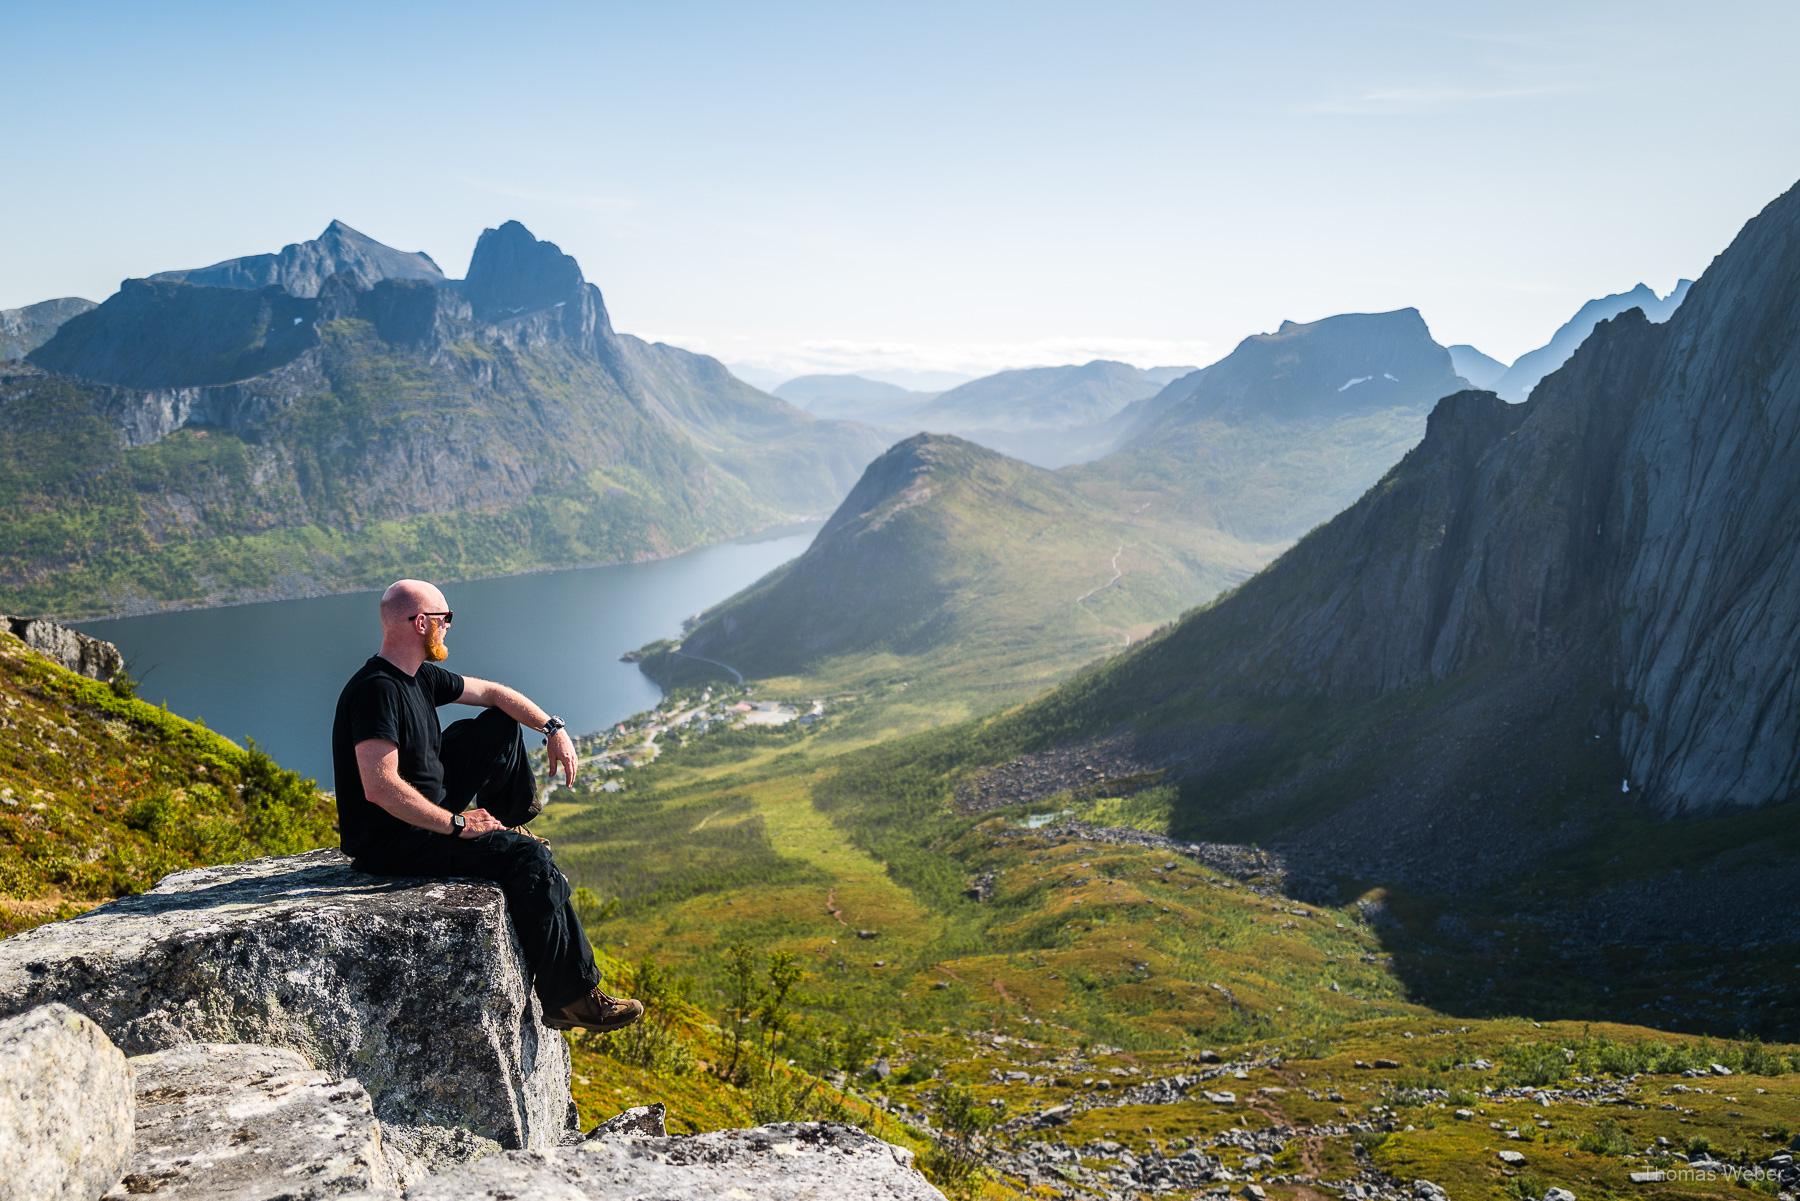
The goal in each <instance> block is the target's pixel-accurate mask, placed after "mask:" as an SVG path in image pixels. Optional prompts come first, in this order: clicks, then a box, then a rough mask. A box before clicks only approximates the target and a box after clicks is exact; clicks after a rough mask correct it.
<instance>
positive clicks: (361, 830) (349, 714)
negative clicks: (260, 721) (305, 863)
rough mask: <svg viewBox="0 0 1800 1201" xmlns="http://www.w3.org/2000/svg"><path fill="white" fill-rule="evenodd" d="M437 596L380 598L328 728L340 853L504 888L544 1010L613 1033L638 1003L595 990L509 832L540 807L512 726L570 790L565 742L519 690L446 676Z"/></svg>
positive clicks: (526, 844)
mask: <svg viewBox="0 0 1800 1201" xmlns="http://www.w3.org/2000/svg"><path fill="white" fill-rule="evenodd" d="M450 621H451V613H450V602H449V601H447V600H445V599H444V594H443V593H442V592H440V591H438V589H437V588H436V587H434V586H433V585H431V584H428V583H426V582H425V581H424V580H400V581H399V582H397V583H395V584H393V585H392V586H391V587H389V588H388V590H387V591H386V592H385V593H383V594H382V597H381V649H380V650H379V651H378V652H376V653H375V654H374V655H373V656H371V657H370V659H369V661H368V662H367V663H364V664H363V665H362V667H360V668H359V669H358V670H357V672H356V674H355V675H353V676H351V677H350V682H349V683H348V684H346V685H344V691H343V692H342V693H341V694H340V695H339V696H338V704H337V716H336V719H335V720H334V721H333V722H332V726H331V754H332V760H333V766H334V769H335V774H336V777H337V806H338V831H339V835H340V837H341V839H342V842H343V848H344V853H345V854H346V855H349V856H351V858H353V859H354V860H355V861H356V866H357V867H359V868H361V869H362V870H363V871H367V872H373V873H375V874H376V875H382V876H474V877H477V878H479V879H483V880H492V881H494V883H496V884H498V885H499V886H500V888H501V891H503V892H504V893H505V894H506V907H507V911H508V912H509V913H510V914H511V915H512V920H513V927H514V929H516V930H517V931H518V934H519V943H520V945H521V946H523V947H524V949H525V959H526V962H527V964H528V966H529V967H530V970H531V974H532V987H533V988H534V989H535V990H536V992H537V996H538V1001H539V1003H540V1004H541V1005H542V1006H543V1020H544V1024H545V1025H546V1026H549V1027H552V1028H553V1029H557V1030H572V1029H575V1028H577V1027H580V1028H582V1029H586V1030H617V1029H618V1028H619V1027H621V1026H628V1025H630V1024H631V1023H632V1022H635V1021H636V1020H637V1019H638V1018H639V1017H641V1016H642V1015H643V1012H644V1007H643V1005H642V1004H641V1003H639V1002H637V1001H634V1000H631V999H629V998H623V997H610V996H608V995H607V994H605V993H604V992H601V991H600V971H599V969H598V968H597V967H595V965H594V951H593V948H592V947H591V946H589V945H588V938H587V932H586V931H584V930H583V929H582V928H581V919H580V918H578V917H577V916H576V915H575V907H574V906H573V905H572V904H571V903H570V899H569V882H568V880H567V879H566V878H565V877H564V876H563V874H562V872H560V871H558V870H557V867H556V864H555V863H554V862H553V861H552V860H551V858H550V848H549V844H547V843H545V842H543V841H541V840H539V839H538V838H536V837H535V836H533V835H531V834H526V833H521V832H519V831H517V830H514V829H509V828H508V827H511V826H518V825H523V824H524V823H525V822H526V821H528V820H529V819H530V818H531V817H533V816H534V815H536V813H537V812H538V810H539V808H541V807H542V802H541V801H540V800H539V799H538V797H537V781H536V779H535V778H534V776H533V774H532V767H531V760H530V757H529V755H528V754H527V753H526V750H525V740H524V737H523V735H522V734H521V733H520V726H521V725H524V726H529V727H531V728H532V729H533V730H537V731H540V732H542V733H543V734H544V735H545V737H546V739H547V742H548V747H549V751H550V774H551V778H553V779H554V778H555V775H556V773H557V772H558V771H559V770H560V771H561V772H562V774H563V780H564V782H565V783H568V784H573V783H574V782H575V771H576V766H577V765H576V760H575V744H574V742H573V741H572V740H571V739H570V738H569V733H568V731H567V730H566V729H564V728H563V723H562V719H561V718H559V717H553V716H551V715H550V714H548V713H546V712H545V711H544V710H543V709H541V708H539V707H538V706H537V705H536V704H534V703H533V702H532V701H531V700H530V699H529V698H528V697H526V696H525V695H524V694H523V693H521V692H518V691H516V690H514V689H511V688H508V687H506V686H505V685H504V684H495V683H493V682H491V681H489V680H477V679H475V678H474V677H472V676H459V675H457V674H456V673H455V672H453V671H446V670H445V669H444V668H442V667H439V666H438V664H439V663H441V662H443V661H444V659H445V658H447V657H448V656H449V654H450V651H449V648H448V647H447V646H446V645H445V641H444V636H445V635H446V634H447V633H448V632H449V630H450ZM449 704H463V705H476V706H480V707H482V708H483V709H485V710H486V711H485V712H483V713H482V714H481V715H480V716H479V717H476V718H472V719H465V720H463V721H459V722H455V723H453V724H452V725H451V726H450V728H449V729H447V730H446V729H440V728H439V725H438V713H437V711H438V706H440V705H449Z"/></svg>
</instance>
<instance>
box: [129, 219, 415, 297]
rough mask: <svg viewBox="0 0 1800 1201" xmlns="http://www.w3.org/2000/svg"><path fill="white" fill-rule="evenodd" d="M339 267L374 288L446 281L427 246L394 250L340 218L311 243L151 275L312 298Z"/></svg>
mask: <svg viewBox="0 0 1800 1201" xmlns="http://www.w3.org/2000/svg"><path fill="white" fill-rule="evenodd" d="M340 272H341V273H345V274H347V275H349V276H350V278H351V279H353V280H354V281H355V283H356V286H357V287H358V288H372V287H374V286H375V285H376V284H377V283H379V282H381V281H382V280H384V279H416V280H423V281H425V282H427V283H432V284H441V283H443V282H444V273H443V272H442V271H440V270H439V269H438V265H437V264H436V263H435V262H433V261H432V259H431V256H430V255H428V254H426V253H425V252H424V251H414V252H412V253H408V252H407V251H404V250H395V249H394V248H393V247H392V246H388V245H385V244H384V243H381V242H377V241H376V240H375V239H374V238H371V237H370V236H369V235H368V234H365V233H362V232H360V231H358V230H355V229H352V228H350V226H348V225H345V224H344V223H343V222H342V221H339V220H336V219H333V220H332V222H331V224H329V225H327V226H326V227H325V229H324V231H323V232H322V233H320V234H319V236H318V237H316V238H314V239H312V240H311V241H308V242H290V243H289V244H288V245H286V246H283V247H282V248H281V250H280V252H279V253H276V254H252V255H246V256H245V257H243V258H235V259H226V260H224V261H223V262H218V263H214V264H212V265H211V266H210V267H192V268H185V269H181V270H176V271H159V272H157V273H156V274H155V275H152V276H151V277H150V278H151V279H153V280H158V281H165V282H174V283H185V284H199V285H202V286H205V287H213V288H249V289H255V288H267V287H269V286H271V285H273V286H275V287H278V288H281V289H282V290H283V291H286V292H288V293H290V294H292V295H294V296H305V297H314V296H317V295H318V294H319V289H320V288H322V287H323V286H324V285H325V281H326V280H327V279H330V278H331V277H332V276H333V275H337V274H339V273H340Z"/></svg>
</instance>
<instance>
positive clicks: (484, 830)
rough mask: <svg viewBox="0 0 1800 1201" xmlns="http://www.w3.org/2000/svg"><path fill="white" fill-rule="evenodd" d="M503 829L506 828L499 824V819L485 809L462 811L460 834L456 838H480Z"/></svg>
mask: <svg viewBox="0 0 1800 1201" xmlns="http://www.w3.org/2000/svg"><path fill="white" fill-rule="evenodd" d="M504 829H506V827H505V826H504V825H502V824H501V823H500V819H499V818H497V817H495V816H494V815H493V814H491V813H489V812H488V811H487V810H486V809H464V810H463V828H462V833H461V834H458V835H457V837H458V838H480V837H481V836H482V835H483V834H492V833H493V832H494V831H495V830H504Z"/></svg>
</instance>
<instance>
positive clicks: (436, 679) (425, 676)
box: [419, 663, 463, 705]
mask: <svg viewBox="0 0 1800 1201" xmlns="http://www.w3.org/2000/svg"><path fill="white" fill-rule="evenodd" d="M419 682H420V683H422V684H424V683H429V685H430V686H429V687H428V688H427V689H426V690H425V691H426V694H427V695H429V696H430V697H431V703H432V704H434V705H453V704H455V703H456V701H457V698H459V697H461V696H462V694H463V678H462V677H461V676H459V675H457V674H456V673H455V672H453V671H449V670H447V669H445V668H442V667H439V666H438V665H437V664H435V663H421V664H420V665H419Z"/></svg>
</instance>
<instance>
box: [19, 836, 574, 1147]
mask: <svg viewBox="0 0 1800 1201" xmlns="http://www.w3.org/2000/svg"><path fill="white" fill-rule="evenodd" d="M50 1001H61V1002H63V1003H65V1004H67V1005H69V1006H70V1007H71V1008H73V1009H76V1010H78V1011H80V1012H81V1013H84V1014H86V1015H87V1016H88V1017H90V1018H92V1019H93V1020H94V1021H95V1022H97V1023H98V1024H99V1025H100V1026H101V1028H102V1029H104V1030H105V1031H106V1032H107V1033H108V1034H109V1035H110V1036H111V1037H112V1039H113V1040H114V1041H115V1042H116V1043H118V1044H119V1046H120V1047H121V1048H123V1049H124V1050H125V1051H126V1052H127V1053H128V1054H132V1055H140V1054H145V1053H148V1052H152V1051H159V1050H163V1049H166V1048H169V1047H174V1046H178V1045H181V1044H184V1043H195V1042H221V1043H224V1042H230V1043H257V1044H261V1045H265V1046H273V1047H286V1048H289V1049H292V1050H294V1051H297V1052H299V1053H300V1054H301V1055H303V1056H305V1058H306V1060H307V1061H308V1062H309V1063H310V1064H311V1065H312V1066H313V1067H315V1068H317V1069H319V1070H321V1071H323V1072H326V1073H328V1074H329V1075H330V1076H332V1077H333V1078H353V1079H356V1080H359V1081H361V1082H362V1085H363V1087H365V1088H366V1089H367V1090H368V1093H369V1095H370V1097H371V1099H372V1101H373V1105H374V1112H375V1113H376V1115H377V1116H379V1117H380V1118H381V1119H382V1120H383V1121H384V1122H394V1123H399V1124H403V1125H407V1126H442V1127H461V1128H464V1129H466V1130H468V1131H471V1132H473V1133H474V1134H477V1135H480V1136H483V1137H486V1138H491V1139H493V1140H495V1141H496V1142H498V1143H500V1144H502V1145H504V1146H509V1147H526V1146H533V1147H539V1146H548V1145H552V1144H554V1143H556V1142H558V1141H559V1140H560V1139H561V1138H562V1137H563V1136H564V1135H565V1133H567V1132H568V1131H569V1130H570V1128H571V1123H572V1121H573V1116H574V1111H573V1105H572V1103H571V1101H570V1096H569V1053H568V1045H567V1043H565V1042H564V1040H563V1038H562V1036H561V1035H560V1034H556V1033H554V1032H551V1031H549V1030H546V1029H545V1028H544V1027H543V1026H542V1025H540V1024H539V1021H538V1013H537V1002H536V999H535V998H534V997H533V995H532V994H531V992H530V990H529V988H528V987H527V986H526V982H525V978H524V974H523V971H522V961H521V959H520V955H519V950H518V944H517V941H516V939H515V938H514V935H513V932H512V925H511V921H510V919H509V918H508V917H507V914H506V904H505V900H504V898H503V897H502V896H501V894H500V891H499V890H498V889H497V888H495V887H493V886H492V885H488V884H484V883H481V882H478V881H417V880H388V879H380V878H377V877H373V876H368V875H364V874H363V873H361V872H357V871H355V870H354V869H352V868H351V867H350V866H349V862H348V860H346V859H345V858H344V857H343V856H342V855H340V854H339V853H337V852H336V851H315V852H313V853H311V854H307V855H298V856H292V857H288V858H280V859H261V860H255V861H253V862H250V863H244V864H237V865H233V866H228V867H218V868H202V869H197V870H194V871H187V872H180V873H177V874H176V875H173V876H170V877H168V878H167V879H165V880H164V881H163V882H162V883H160V884H159V885H157V887H156V888H155V889H153V890H152V891H150V892H148V893H144V894H142V895H140V896H134V897H127V898H124V899H122V900H118V901H114V902H111V903H109V904H107V905H103V906H101V907H100V908H98V909H95V910H92V911H90V912H89V913H86V914H83V915H82V916H80V917H77V918H74V919H71V920H69V921H64V922H56V923H52V924H50V925H46V926H40V927H38V928H37V929H34V930H30V931H27V932H26V933H24V934H20V935H16V936H14V937H12V938H8V939H6V940H4V941H0V1013H17V1012H20V1011H22V1010H25V1009H29V1008H31V1007H34V1006H37V1005H42V1004H45V1003H47V1002H50Z"/></svg>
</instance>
